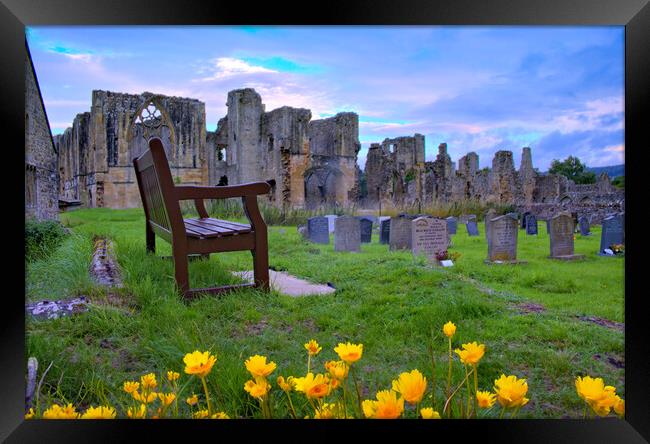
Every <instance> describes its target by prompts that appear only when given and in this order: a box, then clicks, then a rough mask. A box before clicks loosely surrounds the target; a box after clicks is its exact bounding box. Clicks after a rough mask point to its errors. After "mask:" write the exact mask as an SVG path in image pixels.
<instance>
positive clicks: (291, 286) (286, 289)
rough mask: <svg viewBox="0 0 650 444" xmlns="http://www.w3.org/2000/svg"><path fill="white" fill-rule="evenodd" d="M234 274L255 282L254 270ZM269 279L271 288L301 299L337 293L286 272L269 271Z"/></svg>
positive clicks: (327, 286) (330, 288) (327, 287)
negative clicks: (301, 297) (302, 297)
mask: <svg viewBox="0 0 650 444" xmlns="http://www.w3.org/2000/svg"><path fill="white" fill-rule="evenodd" d="M232 274H233V275H235V276H237V277H239V278H242V279H243V280H245V281H247V282H250V283H252V282H253V271H252V270H250V271H234V272H232ZM269 279H270V281H271V288H273V289H274V290H276V291H278V292H280V293H283V294H286V295H288V296H294V297H299V296H309V295H314V294H317V295H323V294H331V293H334V292H335V291H336V289H334V288H332V287H330V286H329V285H323V284H314V283H312V282H309V281H306V280H304V279H300V278H298V277H296V276H292V275H290V274H289V273H287V272H284V271H275V270H269Z"/></svg>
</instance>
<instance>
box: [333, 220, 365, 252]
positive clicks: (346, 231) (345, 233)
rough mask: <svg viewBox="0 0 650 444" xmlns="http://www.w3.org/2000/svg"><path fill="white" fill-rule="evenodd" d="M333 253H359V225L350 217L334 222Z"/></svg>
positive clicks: (357, 221)
mask: <svg viewBox="0 0 650 444" xmlns="http://www.w3.org/2000/svg"><path fill="white" fill-rule="evenodd" d="M334 251H356V252H359V251H361V224H360V223H359V219H357V218H355V217H352V216H340V217H337V218H336V220H335V221H334Z"/></svg>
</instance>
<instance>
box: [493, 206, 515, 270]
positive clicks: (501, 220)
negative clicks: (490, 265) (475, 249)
mask: <svg viewBox="0 0 650 444" xmlns="http://www.w3.org/2000/svg"><path fill="white" fill-rule="evenodd" d="M518 225H519V222H518V221H517V218H516V217H515V216H514V215H513V214H505V215H503V216H498V217H495V218H493V219H492V221H491V222H490V242H489V243H488V261H490V262H494V261H503V262H514V261H516V260H517V235H518V234H519V230H518Z"/></svg>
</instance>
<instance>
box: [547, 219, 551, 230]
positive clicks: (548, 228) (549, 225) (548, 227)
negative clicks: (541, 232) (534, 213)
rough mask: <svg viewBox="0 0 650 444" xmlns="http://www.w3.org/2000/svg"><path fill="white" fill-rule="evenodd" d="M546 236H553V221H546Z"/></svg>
mask: <svg viewBox="0 0 650 444" xmlns="http://www.w3.org/2000/svg"><path fill="white" fill-rule="evenodd" d="M546 234H551V219H548V218H547V219H546Z"/></svg>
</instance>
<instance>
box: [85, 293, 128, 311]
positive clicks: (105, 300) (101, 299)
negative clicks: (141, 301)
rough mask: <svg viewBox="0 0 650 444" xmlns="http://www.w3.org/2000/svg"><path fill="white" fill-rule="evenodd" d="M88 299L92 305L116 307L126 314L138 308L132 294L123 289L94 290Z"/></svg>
mask: <svg viewBox="0 0 650 444" xmlns="http://www.w3.org/2000/svg"><path fill="white" fill-rule="evenodd" d="M89 299H90V301H91V303H92V304H93V305H98V306H105V307H112V308H117V309H119V310H122V311H125V312H126V313H127V314H132V313H133V312H134V311H135V310H137V309H138V308H139V305H138V303H137V302H136V301H135V298H134V296H133V295H132V294H131V293H127V292H124V291H105V292H104V291H102V292H96V293H95V294H92V295H91V296H89Z"/></svg>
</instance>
